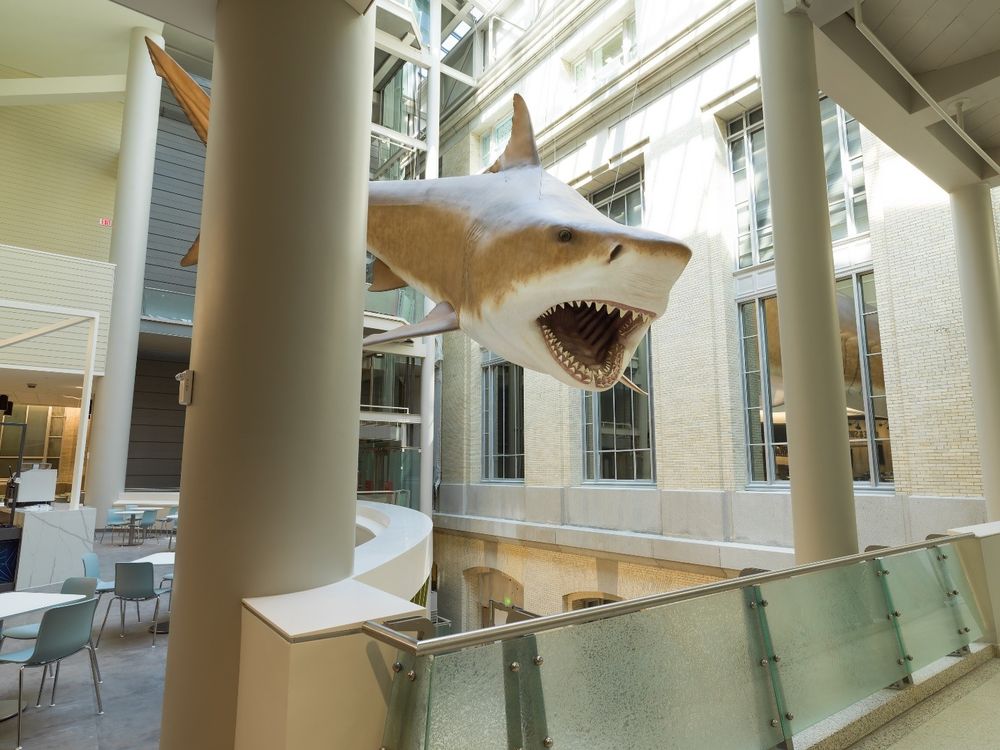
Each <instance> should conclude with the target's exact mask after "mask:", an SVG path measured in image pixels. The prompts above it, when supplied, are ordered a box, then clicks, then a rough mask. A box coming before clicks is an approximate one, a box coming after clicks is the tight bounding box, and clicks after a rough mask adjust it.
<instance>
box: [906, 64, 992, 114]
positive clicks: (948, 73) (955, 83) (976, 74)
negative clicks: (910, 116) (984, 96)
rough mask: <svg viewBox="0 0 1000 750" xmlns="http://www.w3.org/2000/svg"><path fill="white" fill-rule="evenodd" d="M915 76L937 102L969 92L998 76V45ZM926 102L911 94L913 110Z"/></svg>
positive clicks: (922, 107) (919, 108)
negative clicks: (994, 48) (959, 61)
mask: <svg viewBox="0 0 1000 750" xmlns="http://www.w3.org/2000/svg"><path fill="white" fill-rule="evenodd" d="M914 77H915V78H916V79H917V81H918V82H919V83H920V85H921V86H923V87H924V88H925V89H926V90H927V93H928V94H930V95H931V96H932V97H933V98H934V99H935V100H937V101H939V102H943V101H946V100H948V99H951V98H953V97H958V96H971V95H972V93H973V90H974V89H976V88H978V87H980V86H983V85H985V84H988V83H991V82H993V81H996V80H997V79H1000V49H998V50H996V51H995V52H990V53H988V54H985V55H981V56H979V57H976V58H973V59H972V60H966V61H965V62H962V63H957V64H955V65H948V66H947V67H944V68H938V69H937V70H930V71H928V72H926V73H921V74H919V75H916V76H914ZM928 106H929V105H928V104H927V102H926V101H924V100H923V99H922V98H921V97H919V96H917V97H915V98H914V102H913V111H914V112H917V111H919V110H922V109H926V108H927V107H928Z"/></svg>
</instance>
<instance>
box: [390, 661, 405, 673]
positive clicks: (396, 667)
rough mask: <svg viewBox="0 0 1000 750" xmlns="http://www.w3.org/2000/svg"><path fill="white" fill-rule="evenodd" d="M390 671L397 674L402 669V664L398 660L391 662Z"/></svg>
mask: <svg viewBox="0 0 1000 750" xmlns="http://www.w3.org/2000/svg"><path fill="white" fill-rule="evenodd" d="M392 671H393V672H395V673H396V674H399V673H400V672H402V671H403V665H402V664H400V663H399V662H398V661H396V662H393V663H392Z"/></svg>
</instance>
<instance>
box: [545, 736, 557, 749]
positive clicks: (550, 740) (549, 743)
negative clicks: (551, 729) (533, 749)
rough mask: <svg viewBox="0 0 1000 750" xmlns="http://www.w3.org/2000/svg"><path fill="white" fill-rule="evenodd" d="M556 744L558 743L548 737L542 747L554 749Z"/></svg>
mask: <svg viewBox="0 0 1000 750" xmlns="http://www.w3.org/2000/svg"><path fill="white" fill-rule="evenodd" d="M554 744H556V741H555V740H554V739H552V738H551V737H546V738H545V739H544V740H542V745H543V746H545V747H552V746H553V745H554Z"/></svg>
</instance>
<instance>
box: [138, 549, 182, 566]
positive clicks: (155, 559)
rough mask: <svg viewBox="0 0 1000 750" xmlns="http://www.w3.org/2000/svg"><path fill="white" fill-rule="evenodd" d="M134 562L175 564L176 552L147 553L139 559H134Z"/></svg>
mask: <svg viewBox="0 0 1000 750" xmlns="http://www.w3.org/2000/svg"><path fill="white" fill-rule="evenodd" d="M132 562H148V563H153V565H173V564H174V553H173V552H154V553H153V554H151V555H146V556H145V557H140V558H139V559H138V560H133V561H132Z"/></svg>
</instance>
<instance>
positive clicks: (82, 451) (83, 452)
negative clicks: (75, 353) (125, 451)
mask: <svg viewBox="0 0 1000 750" xmlns="http://www.w3.org/2000/svg"><path fill="white" fill-rule="evenodd" d="M100 325H101V316H100V315H97V314H95V315H94V317H93V318H91V319H90V320H89V321H88V323H87V354H86V360H85V362H84V366H83V390H82V392H81V393H80V426H79V427H78V428H77V431H76V451H75V452H74V454H73V456H74V457H73V483H72V484H71V485H70V493H69V507H70V510H76V509H77V508H79V507H80V487H81V485H82V483H83V464H84V461H85V460H86V457H87V432H88V430H87V425H88V423H89V422H90V399H91V394H92V393H93V388H94V360H96V359H97V330H98V328H100Z"/></svg>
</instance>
